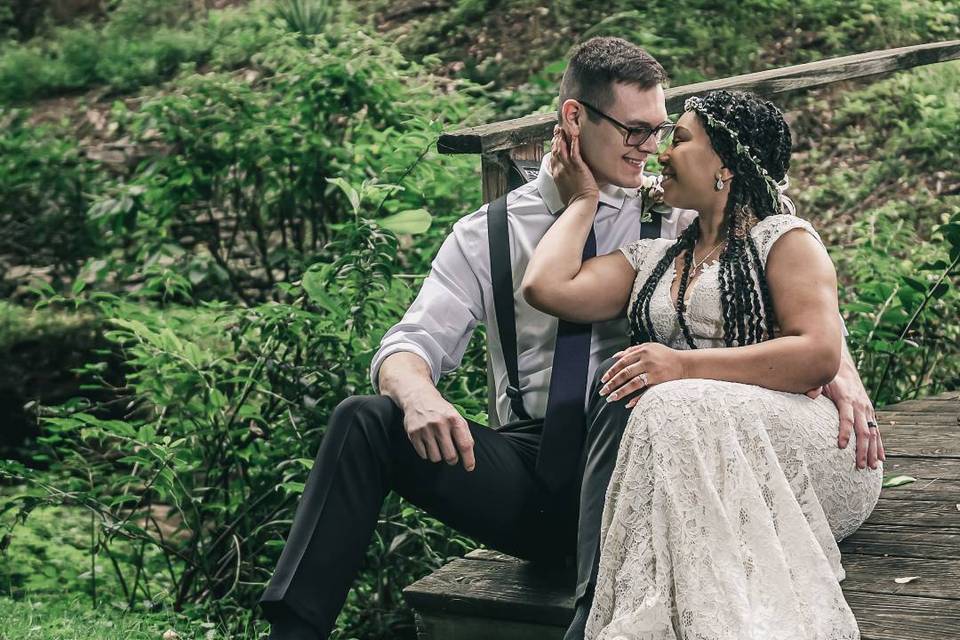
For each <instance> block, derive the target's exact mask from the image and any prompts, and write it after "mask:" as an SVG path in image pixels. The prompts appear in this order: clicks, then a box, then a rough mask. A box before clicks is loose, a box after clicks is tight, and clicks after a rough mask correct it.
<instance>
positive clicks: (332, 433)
mask: <svg viewBox="0 0 960 640" xmlns="http://www.w3.org/2000/svg"><path fill="white" fill-rule="evenodd" d="M399 415H400V409H399V407H397V405H396V404H395V403H394V402H393V400H391V399H390V398H389V397H387V396H383V395H379V396H374V395H367V396H349V397H348V398H345V399H344V400H342V401H341V402H340V404H338V405H337V406H336V408H334V410H333V413H331V414H330V421H329V423H328V424H327V431H326V433H325V434H324V438H331V437H333V438H337V437H338V436H339V437H341V438H351V437H353V438H355V437H360V438H364V439H365V440H367V441H369V440H370V439H371V438H375V437H378V436H379V435H381V434H386V435H389V434H390V430H391V428H392V427H393V425H394V423H396V422H398V417H399ZM401 422H402V421H401Z"/></svg>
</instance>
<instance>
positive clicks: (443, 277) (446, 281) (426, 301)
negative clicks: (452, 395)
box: [370, 221, 487, 393]
mask: <svg viewBox="0 0 960 640" xmlns="http://www.w3.org/2000/svg"><path fill="white" fill-rule="evenodd" d="M461 225H463V221H461V222H460V223H457V225H455V227H454V231H453V232H452V233H451V234H450V235H449V236H447V239H446V240H445V241H444V243H443V245H442V246H441V247H440V251H439V252H438V253H437V257H436V258H435V259H434V260H433V263H432V265H431V269H430V273H429V274H428V275H427V277H426V279H425V280H424V281H423V285H422V286H421V288H420V292H419V293H418V294H417V297H416V299H415V300H414V301H413V304H411V305H410V308H409V309H407V312H406V313H405V314H404V316H403V318H402V319H401V320H400V322H398V323H397V324H395V325H393V326H392V327H391V328H390V329H389V330H388V331H387V332H386V333H385V334H384V336H383V339H382V340H381V341H380V348H379V349H378V350H377V352H376V353H375V354H374V356H373V360H372V361H371V363H370V382H371V383H372V384H373V388H374V389H375V390H376V392H377V393H379V392H380V386H379V384H378V382H379V375H380V367H381V365H382V364H383V361H384V360H386V359H387V357H388V356H391V355H393V354H394V353H397V352H400V351H406V352H409V353H413V354H416V355H418V356H420V357H421V358H423V360H424V361H425V362H426V363H427V365H428V366H429V367H430V374H431V377H432V378H433V382H434V384H436V383H437V381H438V380H439V379H440V376H442V375H444V374H445V373H449V372H450V371H453V370H454V369H456V368H457V367H458V366H460V361H461V360H462V359H463V354H464V351H466V349H467V345H468V344H469V342H470V336H471V335H472V334H473V329H474V327H476V326H477V323H478V322H480V321H482V319H483V287H482V286H481V284H480V280H479V277H478V275H477V273H476V271H475V266H476V265H478V264H484V263H482V262H479V261H482V260H487V251H486V247H485V246H483V243H479V242H476V241H465V240H466V237H465V234H464V232H463V229H462V226H461ZM471 236H472V234H471ZM471 240H472V238H471ZM475 245H479V246H475Z"/></svg>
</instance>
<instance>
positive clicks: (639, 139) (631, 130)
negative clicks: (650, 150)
mask: <svg viewBox="0 0 960 640" xmlns="http://www.w3.org/2000/svg"><path fill="white" fill-rule="evenodd" d="M577 102H579V103H580V104H582V105H583V106H585V107H586V108H587V109H589V110H590V111H593V112H594V113H595V114H597V115H598V116H600V117H601V118H603V119H604V120H607V121H608V122H610V124H612V125H613V126H615V127H616V128H617V129H620V130H621V131H622V132H623V144H624V145H626V146H628V147H639V146H640V145H642V144H643V143H644V142H646V141H647V140H648V139H649V138H650V136H653V139H654V140H655V141H656V143H657V146H658V147H659V146H660V145H661V144H662V143H663V141H664V140H665V139H667V138H668V137H670V135H671V134H672V133H673V130H674V129H675V128H676V126H677V125H676V124H674V123H672V122H670V121H669V120H668V121H666V122H661V123H660V124H658V125H657V126H656V127H653V128H652V129H651V128H650V127H628V126H627V125H625V124H623V123H622V122H620V121H619V120H616V119H614V118H611V117H610V116H608V115H607V114H605V113H604V112H603V111H600V109H597V108H596V107H595V106H593V105H592V104H588V103H586V102H584V101H583V100H578V101H577Z"/></svg>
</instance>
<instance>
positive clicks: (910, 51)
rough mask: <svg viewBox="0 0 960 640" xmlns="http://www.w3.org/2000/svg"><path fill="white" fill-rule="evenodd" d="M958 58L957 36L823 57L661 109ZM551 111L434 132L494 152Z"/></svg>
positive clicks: (448, 148)
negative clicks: (721, 94) (724, 94)
mask: <svg viewBox="0 0 960 640" xmlns="http://www.w3.org/2000/svg"><path fill="white" fill-rule="evenodd" d="M957 59H960V40H950V41H947V42H931V43H927V44H918V45H914V46H910V47H900V48H898V49H882V50H879V51H870V52H868V53H858V54H855V55H851V56H843V57H841V58H828V59H826V60H818V61H817V62H809V63H806V64H798V65H794V66H791V67H782V68H780V69H770V70H768V71H759V72H756V73H747V74H744V75H739V76H734V77H732V78H724V79H721V80H710V81H708V82H698V83H695V84H688V85H684V86H681V87H675V88H673V89H669V90H668V91H667V92H666V93H667V110H668V111H670V112H676V111H679V110H680V109H681V108H682V107H683V102H684V100H686V99H687V98H688V97H690V96H693V95H701V94H704V93H707V92H710V91H716V90H718V89H728V90H734V89H736V90H746V91H753V92H754V93H758V94H760V95H763V96H768V97H769V96H773V95H776V94H780V93H786V92H789V91H797V90H799V89H811V88H814V87H822V86H825V85H829V84H832V83H834V82H840V81H842V80H853V79H856V78H868V77H871V76H876V75H880V74H885V73H890V72H893V71H902V70H905V69H912V68H914V67H920V66H924V65H928V64H934V63H937V62H946V61H947V60H957ZM556 122H557V114H555V113H540V114H535V115H530V116H525V117H523V118H516V119H514V120H506V121H504V122H496V123H493V124H485V125H481V126H479V127H471V128H469V129H461V130H459V131H454V132H452V133H446V134H443V135H442V136H440V140H439V141H438V142H437V150H438V151H439V152H440V153H494V152H497V151H504V150H507V149H513V148H514V147H518V146H522V145H528V144H531V143H534V142H542V141H543V140H548V139H549V138H550V137H551V135H552V133H553V126H554V125H555V124H556Z"/></svg>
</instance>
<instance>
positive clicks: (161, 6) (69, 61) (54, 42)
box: [0, 0, 282, 104]
mask: <svg viewBox="0 0 960 640" xmlns="http://www.w3.org/2000/svg"><path fill="white" fill-rule="evenodd" d="M194 7H196V3H195V2H192V1H191V0H176V1H174V2H168V1H167V0H122V1H121V2H119V3H117V6H116V8H115V9H114V10H113V11H111V12H110V13H109V18H108V19H107V20H106V21H105V22H103V23H97V24H94V23H89V22H80V23H78V24H75V25H71V26H60V27H56V28H54V29H52V30H51V31H50V33H48V34H45V35H44V36H43V37H37V38H34V39H32V40H29V41H27V42H22V43H21V42H16V41H9V42H6V43H4V46H3V47H2V48H0V104H3V103H11V104H15V103H21V102H24V101H29V100H34V99H37V98H43V97H47V96H51V95H57V94H61V93H65V92H72V91H81V90H84V89H87V88H89V87H94V86H99V85H103V86H105V87H106V88H107V89H108V90H110V91H112V92H127V91H131V90H133V89H136V88H137V87H140V86H143V85H150V84H156V83H158V82H161V81H164V80H168V79H170V78H172V77H173V76H174V75H176V74H177V73H178V72H179V71H180V70H181V68H187V69H191V70H192V69H194V68H195V67H196V66H197V65H201V64H211V65H213V66H215V67H216V68H219V69H230V68H234V67H236V66H237V65H240V64H243V63H245V62H247V61H248V60H249V57H250V55H252V54H253V53H255V52H256V51H259V50H260V49H261V48H262V47H263V46H264V45H266V44H267V43H269V42H270V41H271V40H272V39H273V38H274V37H276V36H277V35H278V34H280V33H282V30H280V29H278V28H277V26H275V25H272V24H271V23H270V19H269V17H268V16H267V15H266V13H264V12H263V11H260V10H257V11H244V12H241V11H237V10H233V9H227V10H222V11H212V12H209V13H207V14H205V15H203V16H201V15H197V13H196V11H195V10H194Z"/></svg>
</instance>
